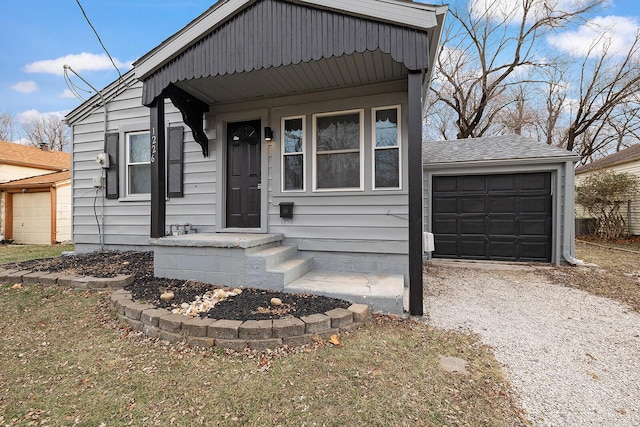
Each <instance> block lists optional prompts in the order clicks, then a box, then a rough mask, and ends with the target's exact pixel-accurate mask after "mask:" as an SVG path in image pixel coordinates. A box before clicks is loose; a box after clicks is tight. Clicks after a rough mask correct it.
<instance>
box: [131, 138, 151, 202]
mask: <svg viewBox="0 0 640 427" xmlns="http://www.w3.org/2000/svg"><path fill="white" fill-rule="evenodd" d="M150 144H151V143H150V138H149V132H148V131H144V132H129V133H127V134H126V153H127V159H126V160H127V169H126V171H127V172H126V174H127V176H126V181H127V195H137V194H149V193H150V192H151V147H150Z"/></svg>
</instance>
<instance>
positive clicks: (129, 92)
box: [73, 83, 215, 252]
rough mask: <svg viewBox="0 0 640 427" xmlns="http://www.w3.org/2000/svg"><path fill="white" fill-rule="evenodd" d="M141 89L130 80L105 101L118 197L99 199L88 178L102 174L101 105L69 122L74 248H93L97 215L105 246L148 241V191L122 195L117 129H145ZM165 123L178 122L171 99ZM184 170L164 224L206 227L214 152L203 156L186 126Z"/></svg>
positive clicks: (211, 211) (210, 222)
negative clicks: (115, 149)
mask: <svg viewBox="0 0 640 427" xmlns="http://www.w3.org/2000/svg"><path fill="white" fill-rule="evenodd" d="M141 95H142V83H134V84H133V85H132V86H131V87H130V88H128V89H126V90H125V91H124V92H123V93H121V94H120V95H119V96H117V97H116V98H115V99H113V100H111V101H110V102H109V103H108V118H109V124H108V126H109V127H108V130H107V132H108V133H112V132H119V133H120V138H119V144H120V150H119V151H120V152H119V157H120V159H119V164H120V197H119V198H118V199H114V200H107V199H104V200H102V197H101V195H102V190H100V191H96V190H95V189H94V187H93V181H92V180H93V178H94V177H96V176H104V175H103V171H102V169H101V168H100V166H99V165H98V163H96V161H95V159H96V157H97V156H98V154H99V153H101V152H103V151H104V109H103V108H98V109H96V110H94V111H93V112H92V113H91V114H90V115H88V116H87V117H85V118H83V119H81V120H79V121H78V122H76V123H74V126H73V135H74V137H73V138H74V143H73V240H74V243H76V249H77V250H78V251H79V252H87V251H91V250H95V249H97V248H99V244H100V240H99V234H98V225H97V222H98V221H100V223H101V226H102V227H104V243H105V246H107V247H108V248H110V249H117V248H121V249H127V248H131V249H135V248H140V247H144V246H147V245H148V244H149V227H150V201H149V199H148V197H147V198H144V199H138V200H136V199H134V198H127V197H126V189H125V185H126V180H125V171H124V167H125V160H124V159H125V155H126V153H125V149H124V147H125V141H124V131H123V130H134V129H136V130H148V129H149V109H148V108H147V107H144V106H143V105H142V103H141ZM165 124H166V126H167V127H168V126H174V125H175V126H184V124H183V123H182V119H181V115H180V113H179V112H178V111H177V110H176V109H175V108H173V106H171V105H168V108H167V116H166V121H165ZM185 129H187V128H186V126H185ZM184 172H185V175H184V176H185V180H184V197H182V198H175V199H170V200H168V201H167V226H169V224H172V223H176V224H177V223H179V224H185V223H190V224H192V225H193V227H195V228H197V229H198V230H199V231H212V230H213V229H214V227H215V153H212V155H211V157H209V158H203V156H202V151H201V149H200V147H199V146H198V144H196V143H195V142H194V141H193V137H192V136H191V132H185V141H184ZM94 203H95V206H96V211H97V215H96V213H94ZM103 212H104V215H103ZM185 212H188V214H185ZM96 217H97V218H96ZM103 217H104V224H102V219H103Z"/></svg>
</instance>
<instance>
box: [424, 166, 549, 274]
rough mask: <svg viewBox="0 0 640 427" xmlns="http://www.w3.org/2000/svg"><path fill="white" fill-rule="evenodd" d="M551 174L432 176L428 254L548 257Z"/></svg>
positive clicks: (525, 258)
mask: <svg viewBox="0 0 640 427" xmlns="http://www.w3.org/2000/svg"><path fill="white" fill-rule="evenodd" d="M552 215H553V206H552V196H551V173H550V172H537V173H516V174H491V175H463V176H454V175H448V176H434V177H433V184H432V231H433V233H434V238H435V251H434V253H433V257H434V258H454V259H479V260H500V261H533V262H550V261H551V247H552V238H553V237H552V236H553V233H552Z"/></svg>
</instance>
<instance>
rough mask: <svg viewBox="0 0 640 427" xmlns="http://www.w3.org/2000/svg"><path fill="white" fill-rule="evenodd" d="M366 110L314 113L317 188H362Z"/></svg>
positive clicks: (315, 184)
mask: <svg viewBox="0 0 640 427" xmlns="http://www.w3.org/2000/svg"><path fill="white" fill-rule="evenodd" d="M362 114H363V111H362V110H352V111H342V112H336V113H323V114H315V115H314V116H313V128H314V129H313V147H314V159H313V160H314V176H313V178H314V179H313V182H314V190H317V191H322V190H362V186H363V155H362V154H363V153H362V146H363V142H364V135H363V133H364V132H363V120H362Z"/></svg>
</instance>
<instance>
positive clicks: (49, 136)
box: [22, 115, 71, 151]
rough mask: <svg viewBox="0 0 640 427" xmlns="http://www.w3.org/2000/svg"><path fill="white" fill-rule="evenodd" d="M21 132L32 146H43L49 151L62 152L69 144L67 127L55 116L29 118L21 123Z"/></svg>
mask: <svg viewBox="0 0 640 427" xmlns="http://www.w3.org/2000/svg"><path fill="white" fill-rule="evenodd" d="M22 130H23V132H24V135H25V137H26V139H27V140H28V141H29V142H30V143H31V144H32V145H35V146H40V147H42V146H45V147H48V148H49V149H50V150H56V151H64V149H65V148H66V147H67V146H69V144H70V142H71V139H70V137H69V130H68V128H67V126H66V125H65V124H64V123H63V122H62V120H61V119H59V118H57V117H55V116H50V115H45V116H36V117H32V118H29V119H27V120H25V121H24V122H23V124H22Z"/></svg>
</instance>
